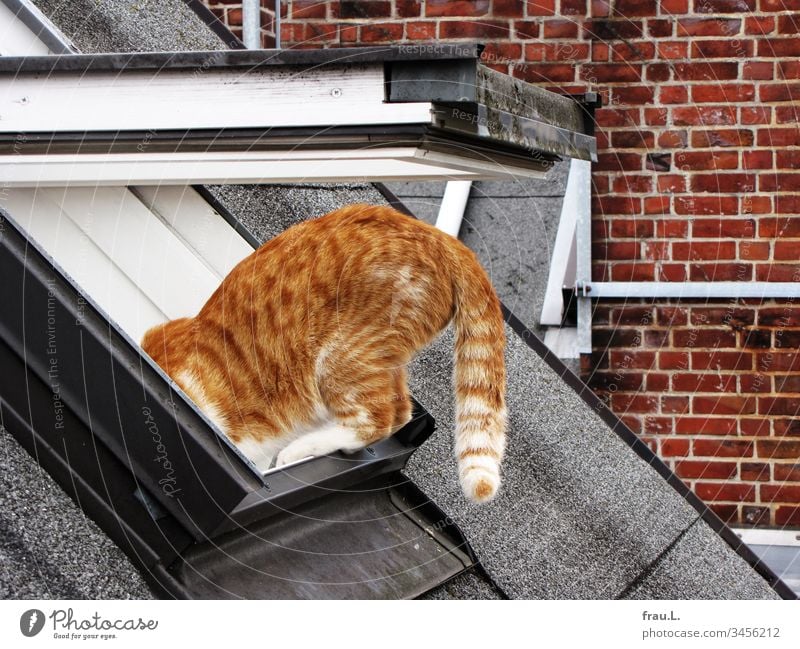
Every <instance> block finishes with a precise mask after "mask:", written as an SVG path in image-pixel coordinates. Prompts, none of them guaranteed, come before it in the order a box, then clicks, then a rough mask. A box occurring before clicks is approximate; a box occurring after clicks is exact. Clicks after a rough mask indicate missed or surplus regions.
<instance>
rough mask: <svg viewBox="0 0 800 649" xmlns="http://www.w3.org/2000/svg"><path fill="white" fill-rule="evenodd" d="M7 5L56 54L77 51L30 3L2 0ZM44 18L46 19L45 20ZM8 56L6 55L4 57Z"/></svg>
mask: <svg viewBox="0 0 800 649" xmlns="http://www.w3.org/2000/svg"><path fill="white" fill-rule="evenodd" d="M0 1H2V2H3V4H5V5H6V7H8V8H9V9H10V10H11V11H12V12H13V13H14V14H15V15H16V16H17V18H19V19H20V20H21V21H22V23H23V24H24V25H25V26H26V27H27V28H28V29H30V30H31V31H32V32H33V33H34V34H35V35H36V38H38V39H39V40H40V41H42V43H44V44H45V45H47V47H48V49H49V50H50V51H51V52H53V53H55V54H74V53H75V52H77V50H76V49H75V47H73V45H72V44H71V43H70V42H69V41H67V40H65V38H66V37H65V36H64V35H63V34H62V33H61V32H59V31H58V30H56V29H55V26H54V25H52V24H51V23H50V21H49V20H47V19H46V18H45V17H44V16H42V15H40V14H39V13H38V12H36V11H33V10H32V9H31V8H30V6H28V4H26V3H25V2H21V1H20V0H0ZM43 18H44V20H43ZM2 58H6V57H2Z"/></svg>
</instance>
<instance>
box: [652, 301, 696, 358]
mask: <svg viewBox="0 0 800 649" xmlns="http://www.w3.org/2000/svg"><path fill="white" fill-rule="evenodd" d="M656 321H657V322H658V324H660V325H666V326H668V327H673V326H678V325H685V324H686V323H687V321H688V310H687V309H686V308H685V307H678V306H657V307H656ZM687 367H688V364H687Z"/></svg>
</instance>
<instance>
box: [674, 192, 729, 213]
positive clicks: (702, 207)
mask: <svg viewBox="0 0 800 649" xmlns="http://www.w3.org/2000/svg"><path fill="white" fill-rule="evenodd" d="M738 212H739V203H738V200H737V198H736V197H735V196H676V197H675V213H676V214H738Z"/></svg>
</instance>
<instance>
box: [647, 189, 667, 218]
mask: <svg viewBox="0 0 800 649" xmlns="http://www.w3.org/2000/svg"><path fill="white" fill-rule="evenodd" d="M671 199H672V197H671V196H670V195H669V194H665V195H662V196H648V197H646V198H645V199H644V203H643V206H644V213H645V214H669V213H670V210H671Z"/></svg>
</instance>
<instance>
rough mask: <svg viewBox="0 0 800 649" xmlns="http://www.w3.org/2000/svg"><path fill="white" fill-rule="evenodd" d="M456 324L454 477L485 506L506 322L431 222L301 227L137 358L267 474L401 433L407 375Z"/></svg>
mask: <svg viewBox="0 0 800 649" xmlns="http://www.w3.org/2000/svg"><path fill="white" fill-rule="evenodd" d="M451 319H453V321H454V324H455V331H456V349H455V391H456V404H457V411H456V422H457V423H456V433H455V440H456V441H455V449H456V455H457V457H458V465H459V475H460V480H461V485H462V488H463V489H464V492H465V494H466V495H467V496H468V497H470V498H471V499H473V500H476V501H485V500H488V499H490V498H492V497H493V496H494V494H495V492H496V490H497V488H498V486H499V482H500V477H499V464H500V460H501V459H502V456H503V451H504V447H505V425H506V413H505V400H504V392H505V367H504V362H503V349H504V345H505V336H504V327H503V319H502V314H501V312H500V306H499V301H498V299H497V297H496V295H495V293H494V290H493V288H492V286H491V283H490V282H489V280H488V278H487V277H486V273H485V272H484V271H483V269H482V268H481V267H480V265H479V263H478V261H477V259H476V258H475V255H474V254H473V253H472V252H471V251H470V250H469V249H468V248H467V247H466V246H464V245H463V244H461V243H460V242H459V241H458V240H457V239H454V238H452V237H450V236H449V235H446V234H444V233H442V232H440V231H438V230H436V229H435V228H433V227H431V226H429V225H427V224H425V223H422V222H420V221H416V220H415V219H412V218H409V217H407V216H404V215H402V214H400V213H399V212H397V211H395V210H393V209H391V208H387V207H374V206H368V205H352V206H349V207H346V208H343V209H340V210H337V211H335V212H332V213H330V214H328V215H326V216H323V217H321V218H318V219H314V220H310V221H305V222H302V223H300V224H298V225H296V226H294V227H292V228H289V229H288V230H286V231H285V232H284V233H283V234H281V235H279V236H278V237H276V238H274V239H272V240H271V241H269V242H267V243H266V244H264V245H263V246H262V247H261V248H259V249H258V250H257V251H255V252H254V253H253V254H252V255H250V256H249V257H247V258H246V259H245V260H243V261H242V262H241V263H240V264H239V265H237V266H236V268H234V269H233V270H232V271H231V272H230V274H229V275H228V276H227V277H226V278H225V280H224V281H223V282H222V284H221V285H220V287H219V288H218V289H217V291H216V292H215V293H214V294H213V295H212V296H211V298H210V299H209V300H208V302H207V303H206V304H205V306H204V307H203V308H202V310H201V311H200V313H199V314H198V315H197V316H196V317H194V318H183V319H180V320H173V321H171V322H168V323H166V324H164V325H159V326H157V327H154V328H153V329H151V330H150V331H148V332H147V333H146V334H145V337H144V339H143V341H142V347H143V349H144V350H145V351H146V352H147V353H148V354H150V356H151V357H152V358H153V359H154V360H155V361H156V362H157V363H158V364H159V365H160V366H161V367H162V368H163V369H164V370H165V371H166V372H167V373H168V374H169V375H170V376H171V377H172V378H173V379H174V380H175V381H176V383H178V385H180V387H181V388H182V389H183V390H184V391H185V392H186V393H187V394H188V395H189V396H190V397H191V398H192V399H193V400H194V401H195V403H197V405H198V406H199V407H200V408H201V409H202V410H203V411H204V412H205V413H206V414H207V415H208V416H209V417H210V418H211V419H212V420H213V421H214V422H215V423H216V424H217V425H218V426H219V428H220V429H221V430H222V431H223V432H224V433H225V434H226V435H228V437H229V438H230V439H231V440H232V441H233V442H234V443H235V444H236V445H237V446H238V447H239V448H240V449H241V450H242V452H243V453H244V454H245V455H247V456H248V457H250V458H251V459H253V461H254V462H255V463H256V464H257V466H259V468H261V469H262V470H266V469H267V468H268V467H269V466H270V463H271V461H272V459H273V457H274V456H275V455H276V454H277V464H278V465H282V464H287V463H289V462H293V461H296V460H299V459H302V458H305V457H307V456H309V455H323V454H327V453H330V452H333V451H335V450H343V451H345V452H353V451H356V450H358V449H361V448H363V447H365V446H368V445H370V444H372V443H374V442H376V441H378V440H380V439H382V438H384V437H387V436H388V435H391V434H392V433H394V432H396V431H397V430H398V429H399V428H400V427H402V426H403V425H404V424H406V423H407V422H408V421H409V419H410V417H411V404H410V401H409V395H408V388H407V385H406V365H407V363H408V362H409V361H410V359H411V358H412V357H413V356H414V354H415V353H416V352H418V351H419V350H420V349H422V348H423V347H424V346H425V345H427V344H428V343H429V342H430V341H431V340H432V339H433V338H434V337H435V336H436V335H437V334H438V333H439V332H440V331H441V330H442V329H443V328H444V327H445V326H446V325H447V324H448V322H449V321H450V320H451Z"/></svg>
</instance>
